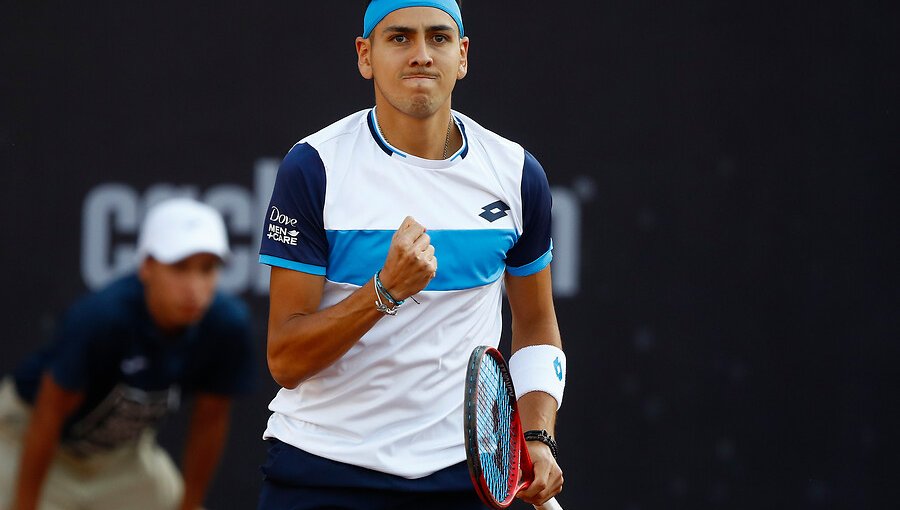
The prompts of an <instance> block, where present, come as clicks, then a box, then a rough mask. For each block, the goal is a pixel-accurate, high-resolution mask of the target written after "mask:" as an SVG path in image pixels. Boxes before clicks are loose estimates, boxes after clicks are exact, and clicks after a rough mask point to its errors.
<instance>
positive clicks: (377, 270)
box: [259, 0, 565, 510]
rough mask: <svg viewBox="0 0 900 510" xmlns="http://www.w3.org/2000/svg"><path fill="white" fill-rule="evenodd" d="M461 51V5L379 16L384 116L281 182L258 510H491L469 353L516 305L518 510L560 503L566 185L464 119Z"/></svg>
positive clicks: (382, 6)
mask: <svg viewBox="0 0 900 510" xmlns="http://www.w3.org/2000/svg"><path fill="white" fill-rule="evenodd" d="M464 34H465V30H464V28H463V21H462V14H461V12H460V9H459V6H458V4H457V3H456V2H454V1H453V0H434V1H418V0H373V1H372V2H370V3H369V4H368V6H367V9H366V13H365V16H364V20H363V32H362V36H361V37H359V38H357V39H356V50H357V57H358V59H357V66H358V68H359V71H360V73H361V75H362V76H363V77H364V78H366V79H369V80H372V83H373V88H374V92H375V107H374V108H370V109H366V110H363V111H360V112H357V113H354V114H351V115H350V116H348V117H346V118H344V119H343V120H340V121H338V122H337V123H335V124H333V125H331V126H328V127H326V128H324V129H323V130H321V131H319V132H317V133H315V134H313V135H310V136H308V137H306V138H304V139H303V140H301V141H300V142H298V143H297V144H296V145H294V147H293V148H292V149H291V150H290V151H289V152H288V154H287V156H286V157H285V158H284V161H283V163H282V164H281V167H280V168H279V171H278V176H277V178H276V184H275V188H274V191H273V193H272V200H271V203H270V206H269V211H268V213H267V214H266V222H265V226H264V228H265V231H264V233H265V234H266V235H264V236H263V241H262V247H261V250H260V261H261V262H262V263H264V264H268V265H270V266H272V275H271V285H270V298H269V303H270V306H269V329H268V343H267V351H268V362H269V370H270V372H271V374H272V376H273V378H274V379H275V381H277V382H278V384H280V385H281V386H282V389H280V390H279V392H278V394H277V395H276V396H275V398H274V400H273V401H272V403H271V404H270V406H269V408H270V410H271V411H272V414H271V416H270V418H269V421H268V424H267V427H266V430H265V432H264V434H263V437H264V438H266V439H267V440H268V441H269V456H268V459H267V462H266V464H265V465H264V466H263V467H262V470H263V473H264V483H263V488H262V491H261V497H260V504H259V508H260V509H263V510H276V509H284V510H288V509H290V510H306V509H334V508H341V509H359V510H387V509H409V510H413V509H416V510H418V509H428V510H439V509H447V510H451V509H452V510H467V509H473V510H474V509H483V508H484V506H483V505H482V504H481V502H480V501H479V499H478V496H477V495H476V493H475V490H474V488H473V486H472V482H471V481H470V479H469V473H468V469H467V467H466V463H465V458H466V454H465V449H464V444H463V442H464V441H463V410H462V405H463V393H464V391H463V389H464V385H465V373H466V364H467V362H468V359H469V355H470V353H471V352H472V350H473V349H474V348H475V347H476V346H478V345H483V344H491V345H494V346H496V345H497V344H498V343H499V341H500V333H501V331H500V330H501V324H502V320H501V315H500V314H501V308H502V307H501V304H502V289H503V287H504V286H505V288H506V294H507V296H508V298H509V305H510V310H511V311H512V351H513V354H512V356H511V357H510V360H509V363H510V370H511V372H512V374H513V379H514V383H515V385H516V389H517V391H518V392H519V393H520V395H521V396H520V397H519V399H518V402H519V410H520V413H521V416H522V421H523V426H524V427H525V430H528V431H529V434H528V436H527V437H528V438H530V440H529V441H528V442H527V445H528V449H529V453H530V455H531V458H532V459H533V460H534V468H535V480H534V483H533V484H532V485H531V486H530V487H529V488H528V489H526V490H524V491H522V492H520V493H519V495H518V496H519V497H520V498H521V499H522V500H524V501H526V502H528V503H543V502H545V501H546V500H547V499H549V498H550V497H552V496H555V495H556V494H557V493H559V492H560V491H561V490H562V485H563V477H562V470H561V469H560V467H559V465H558V464H557V461H556V458H555V455H556V444H555V439H554V438H553V435H554V425H555V420H556V412H557V409H558V407H559V405H560V403H561V402H562V395H563V386H564V382H565V355H564V354H563V352H562V350H561V340H560V333H559V328H558V326H557V321H556V314H555V311H554V306H553V298H552V294H551V279H550V259H551V253H552V251H551V248H552V243H551V240H550V224H551V217H550V208H551V207H550V205H551V200H550V190H549V185H548V181H547V177H546V175H545V174H544V170H543V168H542V167H541V165H540V164H539V163H538V162H537V160H536V159H535V158H534V157H533V156H532V155H531V154H529V153H528V152H526V151H525V149H523V148H522V146H520V145H518V144H516V143H514V142H511V141H509V140H507V139H505V138H502V137H501V136H499V135H497V134H495V133H493V132H491V131H489V130H488V129H486V128H484V127H482V126H480V125H479V124H478V123H476V122H475V121H474V120H472V119H471V118H469V117H467V116H465V115H463V114H462V113H459V112H457V111H455V110H451V94H452V91H453V88H454V86H455V84H456V82H457V80H459V79H461V78H463V77H464V76H465V75H466V73H467V72H468V48H469V39H468V38H467V37H465V35H464Z"/></svg>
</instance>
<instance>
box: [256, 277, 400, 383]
mask: <svg viewBox="0 0 900 510" xmlns="http://www.w3.org/2000/svg"><path fill="white" fill-rule="evenodd" d="M382 316H383V314H382V313H381V312H379V311H378V310H376V309H375V288H374V285H373V283H372V281H371V280H370V281H369V282H368V283H366V284H365V285H363V286H362V287H360V288H359V289H358V290H357V291H356V292H354V293H353V294H351V295H350V296H348V297H347V298H346V299H344V300H343V301H341V302H340V303H337V304H335V305H334V306H331V307H329V308H325V309H323V310H320V311H317V312H315V313H311V314H306V315H299V314H297V315H293V316H291V317H289V318H288V319H286V320H283V321H278V320H277V319H273V318H272V317H271V316H270V320H269V336H268V347H267V358H268V363H269V371H270V372H271V374H272V377H273V378H274V379H275V381H276V382H277V383H278V384H280V385H281V386H283V387H285V388H293V387H296V386H297V385H298V384H300V383H301V382H303V381H304V380H306V379H308V378H309V377H312V376H313V375H315V374H317V373H318V372H320V371H321V370H323V369H325V368H326V367H328V366H330V365H331V364H332V363H334V362H335V361H337V360H338V359H340V357H341V356H343V355H344V354H345V353H346V352H347V351H349V350H350V348H352V347H353V345H355V344H356V342H358V341H359V339H360V338H362V336H363V335H364V334H366V332H368V331H369V330H370V329H372V326H374V325H375V323H377V322H378V320H379V319H381V317H382Z"/></svg>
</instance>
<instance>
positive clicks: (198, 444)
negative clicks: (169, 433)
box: [181, 395, 231, 510]
mask: <svg viewBox="0 0 900 510" xmlns="http://www.w3.org/2000/svg"><path fill="white" fill-rule="evenodd" d="M230 410H231V399H230V398H229V397H222V396H215V395H198V397H197V399H196V401H195V403H194V411H193V415H192V418H191V425H190V430H189V432H188V440H187V443H186V444H185V451H184V466H183V471H184V474H183V476H184V500H183V501H182V505H181V508H182V510H197V509H199V508H201V507H202V505H203V500H204V498H205V496H206V492H207V489H208V488H209V483H210V481H211V480H212V477H213V474H214V473H215V471H216V468H217V466H218V465H219V460H220V459H221V457H222V452H223V450H224V449H225V442H226V439H227V437H228V428H229V423H230Z"/></svg>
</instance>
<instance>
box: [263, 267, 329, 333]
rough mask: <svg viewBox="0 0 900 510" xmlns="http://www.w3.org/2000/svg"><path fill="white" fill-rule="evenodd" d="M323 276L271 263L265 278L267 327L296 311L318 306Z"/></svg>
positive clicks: (305, 312)
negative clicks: (267, 310) (266, 278)
mask: <svg viewBox="0 0 900 510" xmlns="http://www.w3.org/2000/svg"><path fill="white" fill-rule="evenodd" d="M324 288H325V277H324V276H319V275H314V274H309V273H304V272H301V271H294V270H292V269H285V268H282V267H273V268H272V274H271V277H270V280H269V327H270V328H272V327H273V326H275V327H279V326H281V325H283V324H284V323H286V322H288V321H289V320H290V319H291V318H292V317H295V316H298V315H310V314H313V313H315V312H316V311H317V310H318V309H319V304H320V303H321V302H322V292H323V290H324Z"/></svg>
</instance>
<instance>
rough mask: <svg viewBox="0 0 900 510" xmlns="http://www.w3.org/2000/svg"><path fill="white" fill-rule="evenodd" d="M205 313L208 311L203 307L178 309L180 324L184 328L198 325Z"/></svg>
mask: <svg viewBox="0 0 900 510" xmlns="http://www.w3.org/2000/svg"><path fill="white" fill-rule="evenodd" d="M205 312H206V309H205V308H204V307H202V306H183V307H181V308H179V309H178V323H179V324H181V325H182V326H190V325H191V324H196V323H197V322H199V321H200V319H202V318H203V314H204V313H205Z"/></svg>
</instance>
